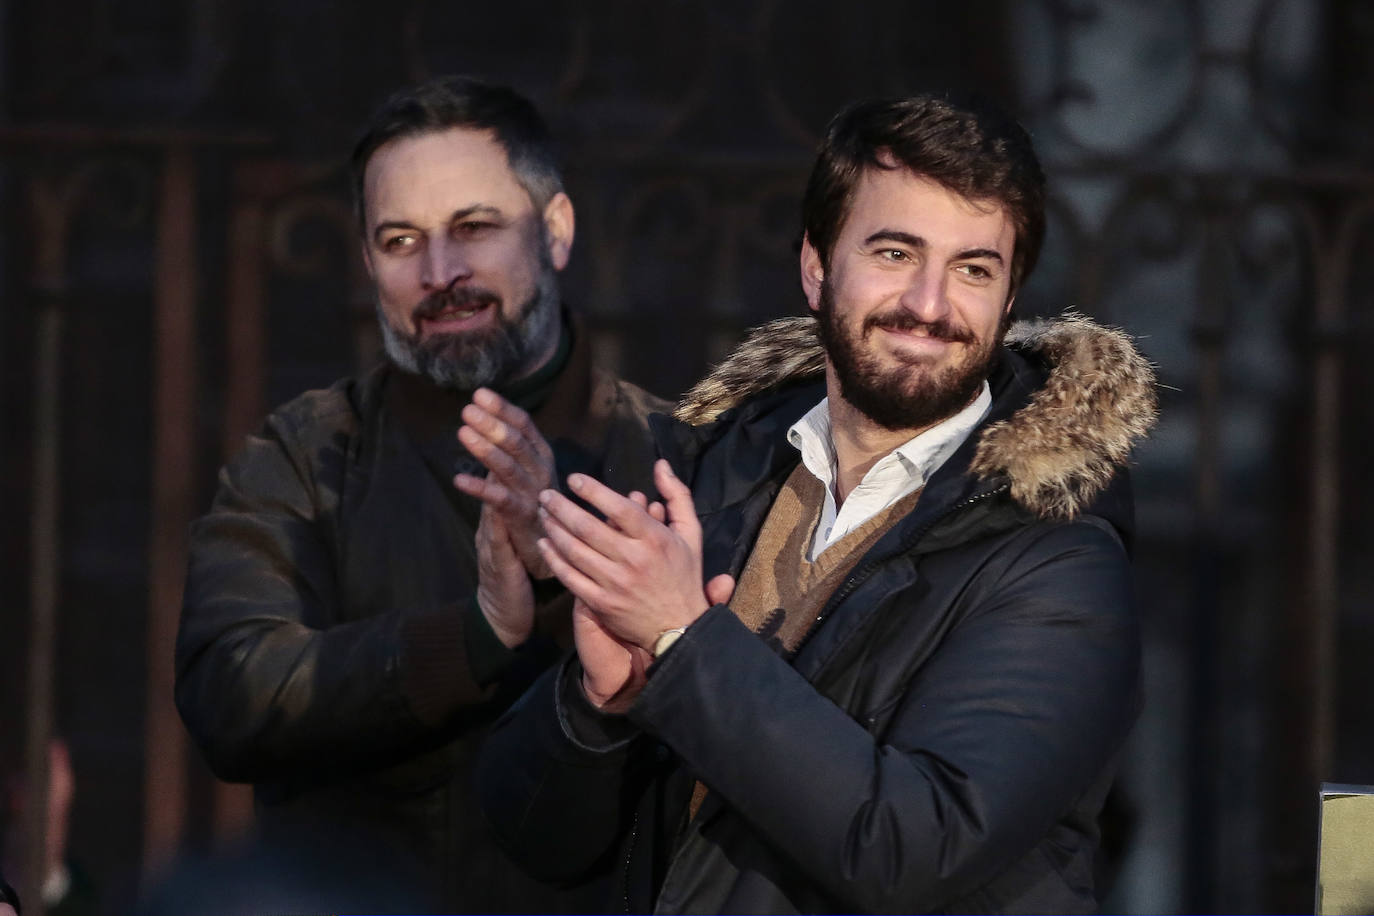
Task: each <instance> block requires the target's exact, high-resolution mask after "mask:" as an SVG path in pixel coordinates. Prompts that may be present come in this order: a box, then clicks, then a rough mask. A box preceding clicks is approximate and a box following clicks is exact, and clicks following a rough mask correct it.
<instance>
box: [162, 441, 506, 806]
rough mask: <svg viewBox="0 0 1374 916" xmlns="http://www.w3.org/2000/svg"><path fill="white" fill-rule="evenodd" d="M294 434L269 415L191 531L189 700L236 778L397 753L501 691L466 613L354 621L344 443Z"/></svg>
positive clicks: (191, 713) (336, 766) (180, 681)
mask: <svg viewBox="0 0 1374 916" xmlns="http://www.w3.org/2000/svg"><path fill="white" fill-rule="evenodd" d="M297 428H298V425H296V424H293V423H292V422H291V415H290V414H275V415H273V417H271V418H269V420H268V422H267V425H266V427H265V428H264V430H263V432H262V433H261V434H260V435H258V436H254V437H251V438H250V439H249V442H248V444H247V446H246V448H245V449H244V450H243V451H242V452H241V453H240V454H239V455H238V456H236V457H235V459H234V460H233V461H232V462H231V463H230V464H229V465H228V466H227V467H226V468H225V469H224V470H223V471H222V472H221V475H220V485H219V490H218V493H217V495H216V498H215V502H214V506H213V508H212V510H211V511H210V513H209V514H208V515H207V516H205V517H204V518H202V519H200V520H199V521H198V522H197V523H196V524H195V525H194V526H193V527H192V530H191V538H190V550H189V553H190V558H189V567H188V571H187V579H186V589H185V596H184V603H183V608H182V616H181V625H180V628H179V631H178V634H177V645H176V701H177V707H178V709H179V710H180V712H181V716H182V719H183V721H184V722H185V723H186V726H187V728H188V729H189V731H190V732H191V734H192V736H193V737H194V738H195V740H196V741H197V743H198V744H199V746H200V747H201V749H202V750H203V751H204V752H205V754H206V757H207V758H208V760H209V763H210V766H211V768H212V769H213V770H214V772H215V773H216V775H218V776H220V777H221V778H223V779H227V780H234V781H252V782H258V781H263V780H281V779H289V778H291V777H292V776H294V775H298V774H299V775H304V774H307V773H308V774H311V775H313V776H314V777H316V778H319V777H321V776H322V775H323V774H326V773H330V772H335V773H337V772H348V771H350V770H355V769H359V768H365V767H370V766H377V765H385V764H388V763H391V762H395V761H397V760H399V759H403V758H404V757H406V756H408V755H410V754H413V753H415V752H416V751H417V750H422V749H425V745H427V744H428V745H429V746H433V745H434V743H435V740H436V737H437V734H438V728H439V726H441V725H444V724H451V720H452V718H453V715H454V712H455V710H458V709H461V708H462V706H463V705H464V704H470V703H476V702H480V701H481V700H483V699H485V698H487V697H488V696H489V693H490V691H489V690H487V689H484V688H483V687H482V686H481V685H479V684H478V683H477V682H476V681H475V679H474V678H473V676H472V674H471V671H470V668H469V665H468V664H467V663H466V655H465V647H466V644H467V642H468V639H467V638H465V632H464V623H465V616H464V613H463V612H462V609H461V608H454V607H436V608H433V609H408V611H407V613H405V614H400V613H398V612H396V611H394V610H393V611H391V612H387V613H382V614H378V615H375V616H371V617H366V618H363V619H358V620H352V621H348V622H342V621H341V619H340V618H341V614H340V608H339V605H340V597H339V595H338V594H337V582H338V577H337V570H336V568H335V551H334V548H333V545H332V538H333V532H332V530H331V524H332V522H331V518H332V513H333V511H334V504H335V503H336V501H337V499H338V494H339V490H340V488H341V486H342V477H343V473H344V472H343V470H342V468H343V466H344V464H345V462H346V456H345V454H344V451H345V448H344V447H343V446H340V445H339V444H337V443H325V444H320V445H311V446H307V445H306V444H305V443H303V442H302V441H300V439H299V438H298V437H297V435H296V434H295V432H294V431H295V430H296V429H297ZM339 438H340V439H341V440H342V439H345V438H346V437H345V436H342V435H341V436H340V437H339Z"/></svg>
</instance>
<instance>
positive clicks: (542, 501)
mask: <svg viewBox="0 0 1374 916" xmlns="http://www.w3.org/2000/svg"><path fill="white" fill-rule="evenodd" d="M574 476H577V475H574ZM616 499H618V500H621V501H623V502H624V504H625V505H626V506H628V507H630V508H631V509H633V510H634V511H635V512H637V513H638V514H639V516H640V518H641V520H642V521H643V523H644V524H647V523H648V521H649V520H648V516H647V515H646V514H645V512H644V510H643V509H640V508H639V507H638V506H636V505H635V504H634V503H632V502H630V501H629V500H628V499H625V497H623V496H618V495H617V496H616ZM539 506H540V508H541V509H542V510H543V512H542V513H541V514H540V519H541V520H542V521H544V522H545V527H546V528H547V527H548V524H547V520H548V519H549V518H552V519H555V520H557V521H558V523H559V524H561V525H562V526H563V527H564V528H566V529H568V531H570V532H571V533H572V534H573V535H574V536H575V537H576V538H577V539H578V540H580V541H582V542H583V543H585V544H587V546H589V547H591V548H592V549H593V550H596V551H597V552H598V553H601V554H604V555H605V556H607V557H609V558H610V559H612V560H617V561H619V560H624V559H625V558H626V549H627V548H628V547H629V543H630V542H631V541H633V540H634V536H633V535H632V534H631V533H630V532H629V531H627V530H626V529H625V527H624V525H622V524H621V523H620V522H618V521H617V520H615V519H613V518H610V517H608V518H607V519H606V520H605V521H602V520H601V519H599V518H597V517H596V516H595V515H592V514H591V513H590V512H588V511H587V510H586V509H583V508H582V507H581V506H579V505H578V504H577V503H575V502H573V501H572V500H571V499H568V497H566V496H564V495H563V494H562V493H559V492H558V491H557V490H545V491H543V492H542V493H540V494H539ZM624 515H625V514H624V513H623V512H622V513H621V517H624Z"/></svg>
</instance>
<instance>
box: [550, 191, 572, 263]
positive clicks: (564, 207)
mask: <svg viewBox="0 0 1374 916" xmlns="http://www.w3.org/2000/svg"><path fill="white" fill-rule="evenodd" d="M576 230H577V219H576V216H575V215H574V213H573V205H572V201H571V200H569V199H568V195H567V194H564V193H563V192H562V191H559V192H558V193H557V194H555V195H553V198H552V199H551V200H550V201H549V202H548V204H546V205H545V207H544V231H545V232H546V233H547V234H548V240H549V260H550V261H552V262H553V269H554V270H562V269H563V268H564V267H567V266H568V257H569V255H571V254H572V244H573V236H574V235H575V234H576Z"/></svg>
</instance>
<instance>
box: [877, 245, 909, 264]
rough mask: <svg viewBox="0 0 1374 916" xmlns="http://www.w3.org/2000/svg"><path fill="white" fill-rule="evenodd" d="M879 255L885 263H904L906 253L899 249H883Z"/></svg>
mask: <svg viewBox="0 0 1374 916" xmlns="http://www.w3.org/2000/svg"><path fill="white" fill-rule="evenodd" d="M881 254H882V256H883V260H885V261H905V260H907V256H906V252H905V251H902V250H901V249H900V248H885V249H883V251H882V252H881Z"/></svg>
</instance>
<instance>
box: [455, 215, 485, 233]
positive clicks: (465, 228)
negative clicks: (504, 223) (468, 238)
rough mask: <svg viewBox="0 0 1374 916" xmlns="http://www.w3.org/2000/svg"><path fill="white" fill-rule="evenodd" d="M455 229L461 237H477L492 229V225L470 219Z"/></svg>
mask: <svg viewBox="0 0 1374 916" xmlns="http://www.w3.org/2000/svg"><path fill="white" fill-rule="evenodd" d="M453 228H454V231H455V232H457V233H458V234H459V235H476V234H478V233H480V232H484V231H485V230H487V229H490V228H492V224H491V223H488V222H484V221H482V220H475V219H469V220H464V221H463V222H461V223H459V224H458V225H456V226H454V227H453Z"/></svg>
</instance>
